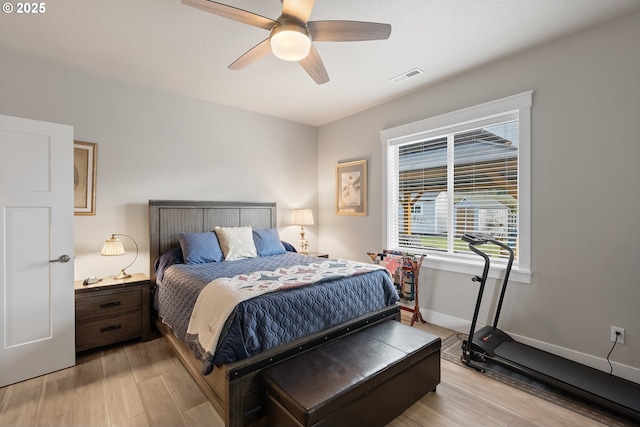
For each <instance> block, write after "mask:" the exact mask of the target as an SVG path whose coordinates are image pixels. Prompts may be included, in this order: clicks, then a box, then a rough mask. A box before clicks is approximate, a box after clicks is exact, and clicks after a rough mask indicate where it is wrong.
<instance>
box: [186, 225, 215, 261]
mask: <svg viewBox="0 0 640 427" xmlns="http://www.w3.org/2000/svg"><path fill="white" fill-rule="evenodd" d="M178 240H179V241H180V247H181V248H182V256H183V258H184V263H185V264H202V263H205V262H222V260H223V259H224V256H223V255H222V249H220V243H218V238H217V237H216V233H214V232H212V231H207V232H205V233H178Z"/></svg>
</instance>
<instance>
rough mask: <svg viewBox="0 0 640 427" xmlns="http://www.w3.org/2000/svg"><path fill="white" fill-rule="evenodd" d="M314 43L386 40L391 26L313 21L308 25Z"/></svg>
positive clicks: (354, 22) (369, 23) (373, 23)
mask: <svg viewBox="0 0 640 427" xmlns="http://www.w3.org/2000/svg"><path fill="white" fill-rule="evenodd" d="M307 27H308V28H309V34H311V40H313V41H314V42H357V41H366V40H386V39H388V38H389V36H390V35H391V25H389V24H379V23H377V22H361V21H312V22H309V23H308V24H307Z"/></svg>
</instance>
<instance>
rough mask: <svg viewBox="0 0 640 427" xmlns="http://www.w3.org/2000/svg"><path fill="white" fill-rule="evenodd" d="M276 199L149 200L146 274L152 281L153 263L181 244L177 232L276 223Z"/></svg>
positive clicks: (270, 225)
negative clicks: (218, 200)
mask: <svg viewBox="0 0 640 427" xmlns="http://www.w3.org/2000/svg"><path fill="white" fill-rule="evenodd" d="M277 220H278V217H277V212H276V204H275V203H251V202H209V201H193V200H149V243H150V246H149V263H150V265H149V275H150V276H151V283H155V280H156V272H155V268H154V265H153V264H154V263H155V262H156V260H157V259H158V257H159V256H160V255H161V254H162V253H163V252H164V251H166V250H168V249H171V248H175V247H177V246H180V243H179V242H178V233H179V232H187V233H201V232H205V231H212V230H213V228H214V227H215V226H216V225H218V226H220V227H243V226H247V225H250V226H252V227H253V228H255V229H258V228H275V227H276V226H277Z"/></svg>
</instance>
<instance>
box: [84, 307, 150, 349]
mask: <svg viewBox="0 0 640 427" xmlns="http://www.w3.org/2000/svg"><path fill="white" fill-rule="evenodd" d="M141 334H142V316H141V314H140V311H135V312H132V313H128V314H124V315H120V316H111V317H106V318H101V319H98V320H93V321H91V322H84V323H78V324H77V325H76V351H82V350H85V349H88V348H93V347H98V346H102V345H107V344H112V343H116V342H119V341H123V340H127V339H130V338H136V337H139V336H140V335H141Z"/></svg>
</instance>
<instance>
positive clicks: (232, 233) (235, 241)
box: [213, 226, 258, 261]
mask: <svg viewBox="0 0 640 427" xmlns="http://www.w3.org/2000/svg"><path fill="white" fill-rule="evenodd" d="M213 231H215V233H216V236H218V241H219V242H220V247H221V248H222V253H223V254H224V260H225V261H233V260H237V259H243V258H255V257H256V256H258V252H257V250H256V245H255V243H253V233H252V232H251V231H252V230H251V226H248V227H216V228H214V229H213Z"/></svg>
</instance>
